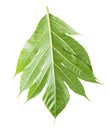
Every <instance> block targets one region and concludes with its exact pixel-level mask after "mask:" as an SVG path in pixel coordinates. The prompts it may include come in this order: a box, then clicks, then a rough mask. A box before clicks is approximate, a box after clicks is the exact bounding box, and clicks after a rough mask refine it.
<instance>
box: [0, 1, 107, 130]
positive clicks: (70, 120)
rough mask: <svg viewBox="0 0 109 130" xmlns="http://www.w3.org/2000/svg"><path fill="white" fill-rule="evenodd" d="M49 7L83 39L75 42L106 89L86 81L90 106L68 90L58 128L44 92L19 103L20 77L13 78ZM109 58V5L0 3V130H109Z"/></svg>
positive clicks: (46, 2) (100, 2) (90, 2)
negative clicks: (78, 42) (46, 104)
mask: <svg viewBox="0 0 109 130" xmlns="http://www.w3.org/2000/svg"><path fill="white" fill-rule="evenodd" d="M46 5H48V6H49V9H50V12H51V13H52V14H54V15H56V16H58V17H59V18H61V19H63V20H64V21H66V22H67V23H68V24H69V25H71V26H72V27H73V28H74V29H75V30H76V31H77V32H79V33H81V34H82V35H81V36H76V37H75V38H76V39H78V41H80V42H81V44H82V45H83V46H84V47H85V48H86V50H87V51H88V53H89V56H90V59H91V61H92V65H93V70H94V73H95V75H96V77H97V78H98V79H99V80H100V81H101V82H102V83H103V84H104V85H98V84H93V83H87V82H84V81H82V83H83V85H84V87H85V90H86V93H87V96H88V97H89V99H90V100H91V102H89V101H88V100H86V99H85V98H83V97H82V96H78V95H76V94H75V93H73V92H71V91H70V95H71V98H70V101H69V103H68V105H67V107H66V108H65V109H64V110H63V111H62V113H61V114H60V115H59V116H58V117H57V119H56V121H55V123H54V118H53V117H52V115H51V114H50V113H49V112H48V110H47V109H46V107H45V106H44V104H43V102H42V95H43V92H42V93H41V94H40V95H39V96H38V97H37V98H34V99H32V100H31V101H29V102H28V103H26V104H24V102H25V100H26V94H27V92H24V93H23V94H22V95H21V96H20V97H19V98H18V99H17V95H18V93H19V83H20V75H18V76H16V77H15V78H14V79H13V76H14V72H15V68H16V63H17V59H18V56H19V53H20V51H21V49H22V47H23V46H24V43H25V42H26V40H27V39H28V38H29V37H30V35H31V34H32V33H33V31H34V29H35V28H36V25H37V23H38V22H39V20H40V18H41V17H42V16H43V15H44V14H45V13H46V11H45V6H46ZM108 57H109V3H108V0H0V130H43V129H45V130H109V58H108Z"/></svg>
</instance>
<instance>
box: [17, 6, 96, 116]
mask: <svg viewBox="0 0 109 130" xmlns="http://www.w3.org/2000/svg"><path fill="white" fill-rule="evenodd" d="M76 34H78V33H77V32H76V31H75V30H74V29H72V28H71V27H70V26H69V25H67V24H66V23H65V22H64V21H62V20H60V19H59V18H57V17H55V16H53V15H52V14H49V12H48V8H47V15H45V16H44V17H43V18H42V19H41V21H40V22H39V24H38V26H37V28H36V30H35V32H34V33H33V34H32V36H31V37H30V39H29V40H28V41H27V43H26V44H25V46H24V48H23V49H22V51H21V53H20V56H19V59H18V64H17V67H16V74H18V73H20V72H22V75H21V80H20V93H22V92H23V91H24V90H26V89H28V98H27V100H29V99H31V98H33V97H35V96H37V95H38V94H39V93H40V92H41V91H42V90H43V88H44V87H46V91H45V93H44V96H43V101H44V104H45V105H46V107H47V108H48V110H49V111H50V112H51V114H52V115H53V116H54V117H55V118H56V117H57V115H58V114H59V113H60V112H61V111H62V110H63V109H64V108H65V106H66V105H67V103H68V101H69V98H70V95H69V91H68V88H70V89H71V90H73V91H74V92H75V93H77V94H79V95H82V96H84V97H86V98H87V96H86V94H85V90H84V88H83V86H82V84H81V82H80V81H79V79H78V78H81V79H83V80H86V81H90V82H95V83H96V82H97V81H96V78H95V76H94V74H93V70H92V66H91V62H90V59H89V56H88V54H87V52H86V50H85V49H84V48H83V47H82V46H81V45H80V44H79V43H78V42H77V41H76V40H74V38H72V37H71V36H69V35H76Z"/></svg>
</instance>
